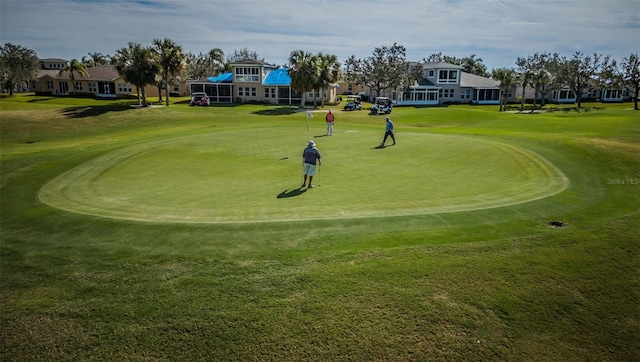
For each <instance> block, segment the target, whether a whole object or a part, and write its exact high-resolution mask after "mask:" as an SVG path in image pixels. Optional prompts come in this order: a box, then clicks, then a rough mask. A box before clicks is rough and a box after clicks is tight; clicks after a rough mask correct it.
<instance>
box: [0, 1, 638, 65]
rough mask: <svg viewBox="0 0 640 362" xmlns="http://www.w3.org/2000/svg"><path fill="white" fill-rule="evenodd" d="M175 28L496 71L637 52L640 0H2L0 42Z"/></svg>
mask: <svg viewBox="0 0 640 362" xmlns="http://www.w3.org/2000/svg"><path fill="white" fill-rule="evenodd" d="M163 38H169V39H171V40H173V41H174V42H175V43H176V44H178V45H180V46H181V47H182V49H183V51H184V52H191V53H194V54H198V53H207V52H209V50H211V49H213V48H220V49H222V51H223V52H224V53H225V55H226V56H228V55H231V54H233V53H234V51H236V50H240V49H244V48H246V49H248V50H250V51H253V52H256V53H257V54H258V56H259V57H260V58H264V60H265V61H266V62H267V63H271V64H276V65H285V64H286V63H287V62H288V58H289V55H290V54H291V52H292V51H294V50H304V51H308V52H310V53H313V54H317V53H320V52H322V53H328V54H333V55H336V56H337V57H338V59H339V61H341V62H344V60H346V59H347V58H349V57H350V56H352V55H353V56H355V57H356V58H359V59H363V58H367V57H369V56H371V55H372V53H373V51H374V49H375V48H377V47H382V46H389V47H390V46H392V45H393V44H394V43H397V44H399V45H402V46H404V47H405V48H406V59H407V60H408V61H422V60H423V59H424V58H426V57H428V56H430V55H431V54H434V53H440V52H441V53H442V54H443V55H448V56H455V57H458V58H462V57H467V56H471V55H475V57H476V59H477V58H479V59H482V61H483V63H484V64H485V65H486V66H487V69H488V70H489V71H490V70H492V69H494V68H502V67H507V68H514V67H515V62H516V59H517V58H518V57H527V56H529V55H533V54H535V53H544V52H550V53H559V54H560V55H565V56H567V57H570V56H572V55H573V54H574V53H576V52H582V53H584V54H593V53H594V52H597V53H599V54H603V55H609V56H611V57H612V58H613V59H616V60H621V59H622V58H624V57H628V56H629V55H630V54H631V53H640V0H537V1H536V0H226V1H222V0H171V1H168V0H131V1H125V0H0V42H1V43H2V44H5V43H12V44H16V45H21V46H23V47H26V48H29V49H32V50H34V51H35V52H36V53H37V54H38V57H40V58H61V59H66V60H71V59H78V60H81V59H82V57H84V56H88V54H89V53H102V54H103V55H113V54H115V53H116V51H117V50H118V49H121V48H125V47H127V45H128V43H129V42H135V43H140V44H142V45H143V46H149V45H151V44H152V42H153V40H154V39H163Z"/></svg>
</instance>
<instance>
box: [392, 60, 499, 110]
mask: <svg viewBox="0 0 640 362" xmlns="http://www.w3.org/2000/svg"><path fill="white" fill-rule="evenodd" d="M412 66H414V67H415V66H422V68H423V75H422V79H420V80H419V81H418V82H417V83H416V84H413V85H411V86H409V90H408V91H403V92H401V93H400V95H399V97H398V99H397V103H398V104H402V105H438V104H444V103H474V104H500V82H497V81H495V80H493V79H491V78H487V77H482V76H478V75H475V74H471V73H467V72H464V71H463V70H462V69H463V68H462V67H461V66H459V65H455V64H449V63H423V64H418V63H414V64H412Z"/></svg>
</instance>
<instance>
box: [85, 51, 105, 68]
mask: <svg viewBox="0 0 640 362" xmlns="http://www.w3.org/2000/svg"><path fill="white" fill-rule="evenodd" d="M87 55H88V56H87ZM87 55H85V56H83V57H82V63H83V64H84V65H86V66H87V67H95V66H98V65H105V64H108V63H109V60H108V59H107V57H106V56H104V55H102V53H87Z"/></svg>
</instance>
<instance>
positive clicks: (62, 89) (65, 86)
mask: <svg viewBox="0 0 640 362" xmlns="http://www.w3.org/2000/svg"><path fill="white" fill-rule="evenodd" d="M58 88H59V89H60V94H67V93H69V83H67V82H58Z"/></svg>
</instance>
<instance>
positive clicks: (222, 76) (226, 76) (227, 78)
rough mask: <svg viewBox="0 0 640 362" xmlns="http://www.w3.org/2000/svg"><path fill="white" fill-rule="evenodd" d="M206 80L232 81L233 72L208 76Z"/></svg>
mask: <svg viewBox="0 0 640 362" xmlns="http://www.w3.org/2000/svg"><path fill="white" fill-rule="evenodd" d="M207 80H209V81H210V82H213V83H231V82H232V81H233V73H231V72H229V73H222V74H220V75H219V76H217V77H209V78H207Z"/></svg>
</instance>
